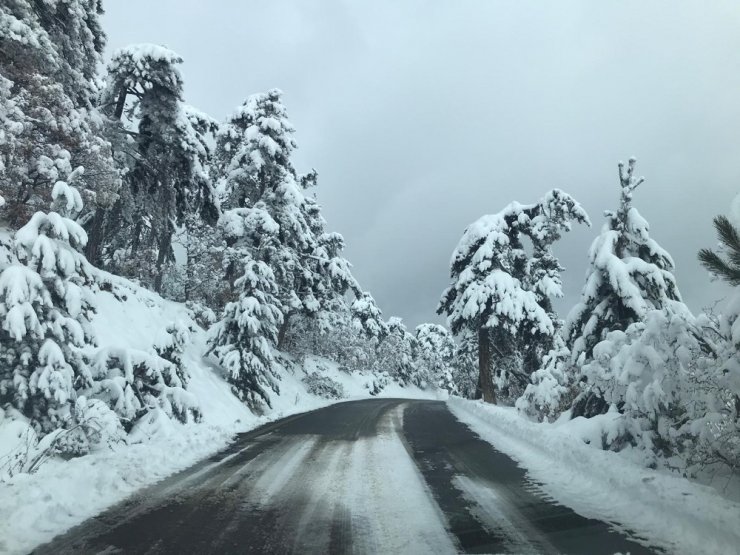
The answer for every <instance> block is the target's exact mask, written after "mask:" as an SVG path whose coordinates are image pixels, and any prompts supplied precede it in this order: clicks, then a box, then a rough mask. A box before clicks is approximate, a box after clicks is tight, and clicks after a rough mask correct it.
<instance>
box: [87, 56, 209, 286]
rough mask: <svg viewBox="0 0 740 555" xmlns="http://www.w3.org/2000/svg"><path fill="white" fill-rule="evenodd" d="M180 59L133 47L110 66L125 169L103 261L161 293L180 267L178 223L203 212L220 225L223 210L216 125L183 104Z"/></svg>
mask: <svg viewBox="0 0 740 555" xmlns="http://www.w3.org/2000/svg"><path fill="white" fill-rule="evenodd" d="M181 62H182V59H181V58H180V57H179V56H178V55H177V54H175V53H174V52H172V51H171V50H168V49H166V48H163V47H161V46H156V45H151V44H139V45H132V46H129V47H127V48H124V49H121V50H119V51H117V52H115V53H114V55H113V58H112V59H111V62H110V64H109V65H108V81H109V82H108V86H107V88H106V89H105V91H104V94H103V104H104V105H105V106H106V107H107V109H108V113H109V115H110V117H111V118H112V119H113V120H114V121H116V122H118V124H117V125H118V134H119V136H120V137H125V136H132V137H133V138H134V141H133V145H131V144H129V141H128V140H119V141H117V142H115V143H114V149H115V153H116V155H117V156H118V157H119V158H121V159H123V161H124V162H123V163H124V165H125V167H126V173H125V187H124V188H123V189H122V191H121V196H120V199H119V200H118V202H117V203H116V205H115V207H114V208H113V209H112V211H111V214H110V215H109V216H108V218H107V219H108V221H107V225H106V227H105V229H104V230H103V234H104V245H105V248H104V251H103V253H102V259H101V260H102V262H104V263H105V264H106V265H108V266H110V267H111V268H112V269H114V270H117V271H119V272H121V273H124V274H125V275H129V276H133V277H137V278H139V279H141V280H142V281H143V282H144V283H146V284H147V285H149V286H152V287H153V288H154V289H155V290H157V291H160V290H161V288H162V283H163V279H164V275H165V272H166V271H167V268H168V266H171V265H172V264H173V263H174V254H173V251H172V238H173V235H174V233H175V229H176V226H181V225H183V224H184V223H185V221H186V217H187V216H188V215H189V214H192V213H198V214H200V216H201V217H202V218H203V219H204V220H205V221H206V222H208V223H215V221H216V219H217V217H218V210H217V208H216V205H215V199H214V192H213V189H212V187H211V183H210V177H209V174H208V159H209V150H208V141H207V138H206V137H205V135H206V134H207V133H208V132H209V131H210V130H211V127H212V125H213V124H212V122H211V121H210V119H209V118H207V116H204V115H202V114H200V113H198V112H196V111H194V110H192V109H191V108H188V107H186V106H185V105H184V104H183V103H182V78H181V76H180V72H179V71H178V69H177V67H176V66H177V65H178V64H180V63H181Z"/></svg>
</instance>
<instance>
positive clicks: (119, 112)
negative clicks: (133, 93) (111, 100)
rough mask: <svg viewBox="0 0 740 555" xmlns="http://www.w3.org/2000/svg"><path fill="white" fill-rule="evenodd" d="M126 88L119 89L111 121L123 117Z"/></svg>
mask: <svg viewBox="0 0 740 555" xmlns="http://www.w3.org/2000/svg"><path fill="white" fill-rule="evenodd" d="M127 92H128V91H127V90H126V87H122V88H121V92H119V93H118V100H117V102H116V109H115V111H114V112H113V119H116V120H119V121H120V119H121V116H123V109H124V108H125V107H126V93H127Z"/></svg>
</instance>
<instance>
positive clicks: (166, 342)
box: [154, 322, 190, 385]
mask: <svg viewBox="0 0 740 555" xmlns="http://www.w3.org/2000/svg"><path fill="white" fill-rule="evenodd" d="M165 332H166V333H164V334H163V335H162V336H160V337H159V339H158V340H157V342H156V343H155V345H154V350H155V351H156V353H157V354H158V355H159V356H160V357H162V358H163V359H165V360H167V361H169V362H171V363H172V364H174V365H175V368H176V369H177V376H178V378H180V382H181V383H182V384H183V385H187V383H188V380H189V379H190V376H189V375H188V371H187V368H186V367H185V365H184V363H183V360H182V354H183V353H184V352H185V346H186V345H187V344H188V341H189V340H190V330H189V329H188V327H187V326H186V325H185V324H183V323H182V322H173V323H171V324H170V325H169V326H167V328H166V330H165Z"/></svg>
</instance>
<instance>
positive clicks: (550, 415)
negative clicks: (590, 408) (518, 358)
mask: <svg viewBox="0 0 740 555" xmlns="http://www.w3.org/2000/svg"><path fill="white" fill-rule="evenodd" d="M570 359H571V357H570V350H569V349H568V347H566V346H565V343H564V342H563V340H562V338H560V336H556V339H555V347H554V348H553V349H551V350H550V352H549V353H548V354H547V355H546V356H545V357H544V359H543V360H542V368H540V369H539V370H536V371H535V372H534V373H533V374H532V375H531V376H530V382H531V383H529V384H528V385H527V388H526V389H525V390H524V393H523V394H522V396H521V397H519V399H517V401H516V404H515V406H516V408H517V409H518V410H519V411H521V412H523V413H524V414H526V415H527V416H529V417H532V418H536V419H537V420H540V421H543V420H544V421H552V420H555V419H556V418H558V416H560V414H562V413H563V412H564V411H565V410H567V409H568V407H569V406H570V404H571V403H572V402H573V398H574V396H575V387H576V384H575V383H574V382H575V378H576V371H575V368H574V367H573V365H572V363H571V360H570Z"/></svg>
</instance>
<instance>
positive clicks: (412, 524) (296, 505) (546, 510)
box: [35, 399, 654, 555]
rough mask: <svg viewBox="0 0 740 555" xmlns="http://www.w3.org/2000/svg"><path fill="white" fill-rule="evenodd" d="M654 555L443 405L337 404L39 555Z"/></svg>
mask: <svg viewBox="0 0 740 555" xmlns="http://www.w3.org/2000/svg"><path fill="white" fill-rule="evenodd" d="M100 552H104V553H383V554H390V553H459V552H466V553H588V554H598V553H616V552H622V553H627V552H629V553H632V554H633V555H634V554H637V553H651V552H654V551H650V550H649V549H648V548H646V547H644V546H643V545H641V544H640V543H638V541H636V540H635V539H630V538H628V537H626V535H625V534H624V533H623V532H617V531H614V530H612V529H611V528H610V526H609V525H608V524H606V523H603V522H599V521H595V520H591V519H586V518H583V517H581V516H579V515H577V514H576V513H574V512H573V511H571V510H570V509H567V508H565V507H563V506H560V505H558V504H556V503H554V502H553V501H552V500H547V499H545V497H544V496H542V495H540V494H539V493H538V491H537V488H536V486H535V485H533V484H531V483H530V482H529V481H528V480H527V478H526V475H525V473H524V471H523V470H521V469H520V468H519V467H517V465H516V463H514V461H512V460H511V459H510V458H508V457H506V456H505V455H503V454H501V453H499V452H498V451H496V450H495V449H494V448H493V447H491V446H490V445H489V444H488V443H485V442H484V441H482V440H481V439H480V438H479V437H478V436H477V435H476V434H474V433H473V432H471V431H470V429H469V428H467V427H466V426H465V425H463V424H461V423H460V422H459V421H458V420H456V419H455V417H454V416H453V415H452V414H451V413H450V412H449V410H448V409H447V406H446V405H445V403H444V402H440V401H417V400H404V399H372V400H363V401H352V402H346V403H339V404H336V405H333V406H330V407H327V408H324V409H320V410H317V411H313V412H310V413H305V414H303V415H297V416H293V417H290V418H287V419H284V420H282V421H279V422H275V423H272V424H270V425H268V426H265V427H263V428H260V429H257V430H254V431H252V432H249V433H246V434H242V435H241V436H239V437H238V438H237V440H236V441H235V443H234V444H233V445H232V446H231V447H229V448H228V449H227V450H225V451H223V452H221V453H219V454H218V455H216V456H214V457H212V458H211V459H209V460H207V461H203V462H201V463H199V464H198V465H196V466H194V467H192V468H190V469H188V470H185V471H183V472H181V473H179V474H176V475H174V476H172V477H170V478H168V479H167V480H164V481H163V482H160V483H159V484H156V485H154V486H152V487H149V488H147V489H145V490H143V491H141V492H140V493H139V494H137V495H135V496H133V497H131V498H130V499H128V500H126V501H125V502H123V503H121V504H119V505H117V506H115V507H113V508H111V509H110V510H108V511H105V512H104V513H102V514H101V515H99V516H97V517H95V518H93V519H90V520H88V521H87V522H85V523H83V524H81V525H80V526H78V527H76V528H73V529H72V530H70V531H69V532H67V533H66V534H64V535H62V536H59V537H57V538H56V539H55V540H54V541H52V542H51V543H49V544H46V545H44V546H41V547H39V548H38V549H37V550H36V551H35V553H40V554H41V553H55V554H58V553H100Z"/></svg>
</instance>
